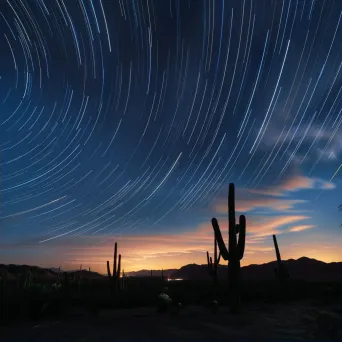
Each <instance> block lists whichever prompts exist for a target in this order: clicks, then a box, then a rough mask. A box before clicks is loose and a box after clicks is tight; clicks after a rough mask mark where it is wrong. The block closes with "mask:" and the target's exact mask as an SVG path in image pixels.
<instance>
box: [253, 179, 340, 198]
mask: <svg viewBox="0 0 342 342" xmlns="http://www.w3.org/2000/svg"><path fill="white" fill-rule="evenodd" d="M335 187H336V185H335V184H334V183H332V182H329V181H325V180H323V179H320V178H310V177H305V176H298V175H297V176H293V177H291V178H289V179H288V180H286V181H285V182H284V183H283V184H281V185H278V186H274V187H268V188H267V189H260V190H259V189H251V190H250V192H251V193H254V194H259V195H267V196H275V197H284V196H288V195H289V194H290V193H293V192H297V191H300V190H308V189H317V190H331V189H334V188H335Z"/></svg>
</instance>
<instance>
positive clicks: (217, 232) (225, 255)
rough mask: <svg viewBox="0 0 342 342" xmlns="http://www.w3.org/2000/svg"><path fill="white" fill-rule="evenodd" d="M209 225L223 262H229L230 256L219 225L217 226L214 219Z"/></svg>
mask: <svg viewBox="0 0 342 342" xmlns="http://www.w3.org/2000/svg"><path fill="white" fill-rule="evenodd" d="M211 224H212V226H213V229H214V233H215V239H216V241H217V245H218V247H219V250H220V254H221V256H222V258H223V259H224V260H229V257H230V255H229V252H228V249H227V247H226V245H225V243H224V241H223V238H222V234H221V230H220V227H219V224H218V222H217V220H216V218H213V219H212V220H211Z"/></svg>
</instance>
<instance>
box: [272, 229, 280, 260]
mask: <svg viewBox="0 0 342 342" xmlns="http://www.w3.org/2000/svg"><path fill="white" fill-rule="evenodd" d="M273 243H274V248H275V251H276V256H277V262H278V263H281V256H280V251H279V247H278V242H277V237H276V236H275V235H273Z"/></svg>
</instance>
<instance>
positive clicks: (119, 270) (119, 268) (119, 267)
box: [116, 254, 121, 279]
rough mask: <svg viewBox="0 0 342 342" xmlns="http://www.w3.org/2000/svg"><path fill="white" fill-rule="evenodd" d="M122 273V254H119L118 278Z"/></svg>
mask: <svg viewBox="0 0 342 342" xmlns="http://www.w3.org/2000/svg"><path fill="white" fill-rule="evenodd" d="M120 273H121V254H119V262H118V270H117V274H116V277H117V279H119V278H120Z"/></svg>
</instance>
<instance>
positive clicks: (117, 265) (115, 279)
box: [107, 242, 121, 290]
mask: <svg viewBox="0 0 342 342" xmlns="http://www.w3.org/2000/svg"><path fill="white" fill-rule="evenodd" d="M117 255H118V243H117V242H115V245H114V263H113V274H111V272H110V265H109V261H107V273H108V279H109V281H110V284H111V285H113V288H114V290H116V289H118V290H120V282H119V280H120V273H121V254H119V260H118V261H117V259H118V258H117Z"/></svg>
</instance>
